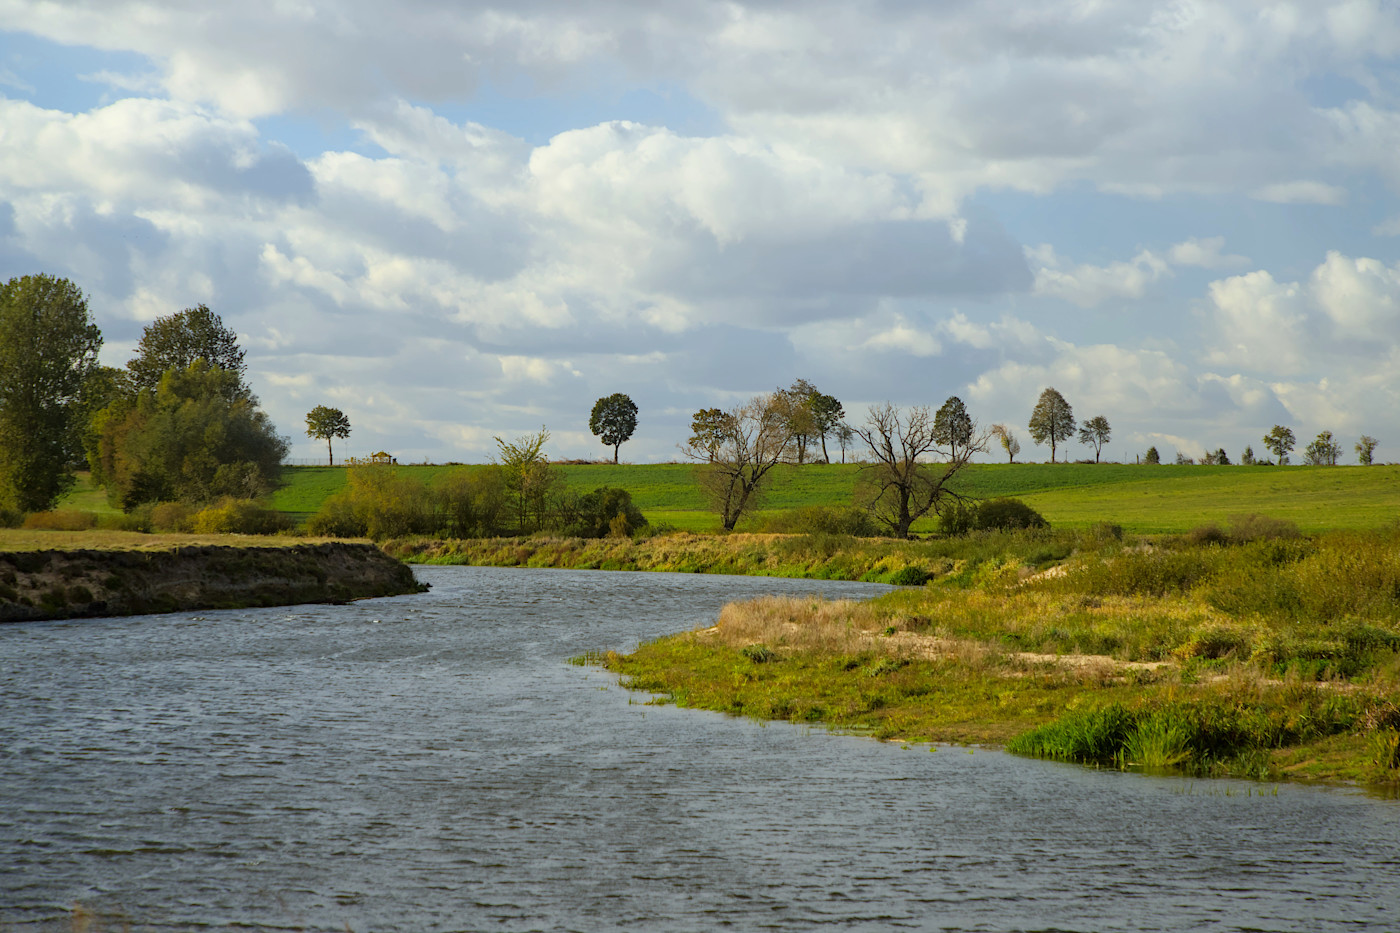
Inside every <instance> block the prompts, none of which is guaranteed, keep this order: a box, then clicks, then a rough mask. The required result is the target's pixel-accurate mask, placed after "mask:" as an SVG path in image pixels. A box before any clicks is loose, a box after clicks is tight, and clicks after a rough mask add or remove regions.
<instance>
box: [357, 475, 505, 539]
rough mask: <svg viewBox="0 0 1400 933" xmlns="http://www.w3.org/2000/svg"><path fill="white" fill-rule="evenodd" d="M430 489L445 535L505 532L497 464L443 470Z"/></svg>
mask: <svg viewBox="0 0 1400 933" xmlns="http://www.w3.org/2000/svg"><path fill="white" fill-rule="evenodd" d="M432 492H433V496H434V498H435V500H436V506H437V513H438V515H437V526H438V530H439V531H441V532H442V533H443V534H445V535H447V536H448V537H452V538H491V537H495V536H496V535H499V534H501V533H503V532H504V531H505V523H506V481H505V472H504V471H503V470H502V468H501V467H500V466H499V465H498V464H494V463H493V464H489V465H487V466H480V467H473V468H463V469H460V470H453V471H451V472H450V473H445V474H443V475H442V476H439V477H438V478H437V480H436V482H434V483H433V489H432ZM363 533H364V532H363V531H361V532H360V534H363Z"/></svg>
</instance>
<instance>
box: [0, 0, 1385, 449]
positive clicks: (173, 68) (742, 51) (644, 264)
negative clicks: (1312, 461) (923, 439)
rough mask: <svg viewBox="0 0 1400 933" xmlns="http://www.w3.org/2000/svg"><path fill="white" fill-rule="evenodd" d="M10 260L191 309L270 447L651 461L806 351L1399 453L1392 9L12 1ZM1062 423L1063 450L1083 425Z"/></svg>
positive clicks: (856, 376)
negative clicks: (629, 401) (223, 333)
mask: <svg viewBox="0 0 1400 933" xmlns="http://www.w3.org/2000/svg"><path fill="white" fill-rule="evenodd" d="M0 24H4V28H3V29H0V277H3V278H8V277H10V276H13V275H22V274H26V273H31V272H48V273H52V274H56V275H62V276H67V277H69V278H71V279H73V280H74V281H75V282H76V283H78V284H79V285H80V286H81V287H82V288H83V289H84V291H85V292H86V293H87V294H88V297H89V304H90V307H91V308H92V310H93V312H94V314H95V316H96V318H97V321H98V323H99V325H100V326H101V328H102V331H103V333H104V335H105V337H106V341H107V343H106V348H105V349H104V352H103V358H104V361H105V362H107V363H110V364H113V365H120V364H122V363H124V362H125V361H126V360H127V358H128V357H129V356H130V354H131V350H132V347H133V346H134V344H135V342H136V340H137V339H138V338H139V336H140V333H141V329H142V327H143V326H144V325H145V324H146V323H149V322H150V321H151V320H152V319H154V318H155V317H156V316H158V315H163V314H170V313H172V312H175V311H179V310H180V309H182V308H185V307H190V306H193V305H196V304H199V303H205V304H208V305H209V306H210V307H211V308H212V309H213V310H215V311H216V312H218V313H219V314H220V315H222V317H223V319H224V322H225V323H226V324H229V325H231V326H232V327H233V328H234V329H236V330H237V331H238V333H239V335H240V338H241V341H242V344H243V346H244V348H245V349H246V350H247V355H248V361H249V373H250V379H251V381H252V383H253V387H254V390H255V391H256V392H257V393H258V394H259V395H260V397H261V398H262V401H263V403H264V406H265V407H266V408H267V410H268V411H269V413H270V414H271V415H272V417H273V419H274V421H275V422H276V424H277V425H278V427H279V429H280V430H281V431H282V433H284V434H287V435H290V436H291V438H292V441H293V456H295V457H306V458H312V457H316V456H318V455H320V453H321V451H322V449H323V448H322V447H321V444H320V442H318V441H313V440H310V439H308V438H306V437H305V435H304V416H305V413H306V412H307V411H308V410H309V409H310V408H312V407H313V406H315V405H320V404H325V405H331V406H334V407H338V408H341V409H342V410H344V411H345V412H346V414H347V415H348V416H349V417H350V420H351V422H352V424H353V425H354V433H353V435H352V436H351V439H350V441H349V442H348V444H347V445H346V449H347V452H349V453H368V452H371V451H374V450H378V449H381V448H383V449H387V450H389V451H391V452H393V453H395V454H397V455H398V456H399V459H400V461H401V462H411V461H421V460H423V459H425V458H426V459H429V460H433V461H436V462H441V461H446V460H462V461H482V460H485V459H487V458H489V457H490V456H491V454H492V453H493V452H494V450H495V444H494V442H493V441H492V437H493V435H502V436H505V437H507V438H508V439H509V438H513V437H515V436H518V435H520V434H523V433H525V432H527V431H533V430H537V429H538V428H539V426H540V425H541V424H544V425H547V426H548V427H549V429H550V431H551V432H552V434H553V441H552V442H551V444H550V445H549V447H548V451H549V453H550V454H551V455H552V456H553V457H555V458H570V457H602V456H606V455H608V454H609V453H610V451H609V450H608V449H606V448H604V447H603V446H602V445H601V444H600V443H599V442H598V440H597V439H596V438H594V437H593V436H592V435H591V434H589V433H588V428H587V421H588V413H589V410H590V409H591V407H592V404H593V402H594V400H595V399H597V398H598V397H600V396H602V395H607V394H611V393H613V392H625V393H627V394H629V395H630V396H631V397H632V398H633V399H634V400H635V401H636V403H637V405H638V406H639V408H640V410H641V415H640V426H639V428H638V431H637V434H636V436H635V438H634V439H633V441H632V442H630V443H629V444H626V445H624V447H623V456H624V458H628V459H631V460H633V461H636V462H644V461H660V460H669V459H673V458H675V457H676V456H677V451H676V444H677V443H678V442H680V441H683V440H685V438H686V436H687V434H688V425H689V420H690V415H691V413H693V412H694V411H695V410H696V409H697V408H702V407H712V406H719V407H727V406H730V405H732V404H735V403H736V402H739V401H741V400H743V399H746V398H748V397H750V396H752V395H753V394H755V393H758V392H762V391H771V390H772V389H774V388H775V387H777V386H780V385H787V384H789V383H791V382H792V381H793V380H794V379H796V378H799V377H801V378H805V379H808V380H809V381H811V382H813V383H815V384H816V385H817V386H818V387H819V388H820V389H822V390H823V391H824V392H827V393H829V394H832V395H835V396H836V397H838V398H839V399H841V400H842V402H844V403H845V406H846V411H847V413H848V418H849V420H853V421H859V420H861V419H862V418H863V415H864V412H865V411H866V409H867V407H868V406H869V405H870V404H872V403H876V402H882V401H885V400H889V401H893V402H895V403H897V404H901V405H911V404H928V405H931V406H934V407H936V406H937V405H939V404H941V403H942V401H943V400H944V399H946V398H947V397H948V396H950V395H958V396H960V397H961V398H962V399H963V400H964V401H965V402H966V403H967V406H968V408H969V410H970V411H971V412H972V414H973V415H974V417H976V418H977V419H978V420H979V421H981V422H982V423H984V424H990V423H992V422H1006V423H1008V424H1011V425H1012V426H1013V427H1015V428H1016V429H1017V430H1018V432H1019V434H1020V436H1021V440H1022V443H1023V445H1024V447H1025V450H1024V453H1023V457H1024V458H1025V459H1046V458H1047V457H1048V453H1049V452H1048V449H1046V448H1036V447H1034V446H1033V445H1032V444H1031V442H1030V440H1029V438H1028V437H1027V436H1026V434H1027V432H1026V431H1025V425H1026V422H1027V420H1028V418H1029V416H1030V411H1031V408H1032V406H1033V404H1034V402H1035V399H1036V397H1037V395H1038V394H1039V393H1040V391H1041V389H1042V388H1043V387H1045V386H1047V385H1048V386H1054V387H1056V388H1057V389H1059V390H1060V391H1061V392H1062V393H1063V394H1064V395H1065V397H1066V398H1067V399H1068V400H1069V402H1070V403H1071V404H1072V405H1073V406H1074V411H1075V413H1076V415H1078V416H1079V417H1081V418H1086V417H1089V416H1092V415H1096V414H1102V415H1104V416H1106V417H1107V418H1108V419H1109V421H1110V423H1111V424H1112V425H1113V440H1112V442H1111V443H1110V445H1109V447H1108V448H1107V451H1106V454H1107V456H1109V457H1111V458H1114V459H1125V460H1128V461H1131V460H1132V459H1133V457H1134V456H1135V455H1136V454H1139V453H1141V452H1142V451H1144V450H1146V448H1147V447H1148V446H1149V445H1156V446H1157V447H1158V448H1159V449H1160V450H1161V451H1162V453H1163V455H1164V458H1166V459H1170V457H1171V456H1172V455H1173V453H1175V452H1176V451H1178V450H1180V451H1182V452H1185V453H1187V454H1188V455H1193V456H1195V455H1199V454H1200V453H1201V452H1202V451H1203V450H1205V449H1207V448H1209V449H1214V448H1216V447H1219V446H1224V447H1225V448H1226V450H1227V451H1228V452H1229V453H1230V455H1231V457H1232V458H1237V457H1238V455H1239V452H1240V451H1241V450H1242V449H1243V448H1244V446H1245V445H1246V444H1253V446H1254V449H1255V451H1256V452H1261V453H1262V450H1261V444H1260V438H1261V437H1262V436H1263V434H1264V433H1265V432H1266V431H1267V430H1268V429H1269V428H1270V427H1271V426H1272V425H1274V424H1275V423H1280V424H1285V425H1289V426H1291V427H1292V428H1293V430H1294V432H1295V434H1297V436H1298V437H1299V440H1300V443H1299V447H1300V448H1301V447H1302V446H1303V445H1305V444H1306V442H1307V441H1308V440H1310V439H1311V438H1312V437H1313V436H1314V435H1316V434H1317V432H1319V431H1321V430H1324V429H1327V430H1331V431H1333V432H1335V433H1336V434H1337V435H1338V436H1339V438H1340V439H1341V440H1342V441H1343V443H1344V446H1345V450H1346V454H1347V458H1348V459H1349V460H1352V459H1354V455H1353V454H1352V452H1351V445H1352V443H1354V441H1355V439H1356V437H1357V436H1358V435H1359V434H1361V433H1363V432H1364V433H1367V434H1371V435H1374V436H1376V437H1378V438H1379V439H1380V441H1381V445H1380V448H1379V449H1378V451H1377V456H1378V458H1381V459H1385V460H1395V459H1400V375H1397V374H1400V262H1397V246H1400V239H1398V238H1400V198H1397V192H1400V70H1397V65H1400V5H1397V4H1396V3H1393V2H1378V0H1345V2H1332V3H1327V2H1320V0H1302V2H1297V3H1260V2H1255V0H1247V2H1246V0H1241V2H1224V0H1222V2H1215V3H1206V2H1191V0H1182V2H1156V3H1148V2H1143V0H1121V2H1119V0H1097V2H1091V0H1045V2H1038V3H1026V2H1025V0H942V2H939V3H926V2H914V0H884V2H880V0H864V2H853V0H836V2H825V0H793V2H786V0H748V2H743V0H737V2H708V0H684V2H675V3H669V4H658V3H654V2H650V0H512V2H510V3H487V2H465V0H400V2H399V3H397V4H392V5H390V4H384V3H382V2H378V0H242V2H240V3H237V4H232V3H220V4H209V3H202V2H196V0H185V2H174V0H170V2H150V0H50V2H37V0H0ZM1072 449H1073V452H1074V455H1076V456H1084V455H1085V451H1086V450H1087V448H1080V447H1078V446H1077V445H1076V446H1075V447H1074V448H1072Z"/></svg>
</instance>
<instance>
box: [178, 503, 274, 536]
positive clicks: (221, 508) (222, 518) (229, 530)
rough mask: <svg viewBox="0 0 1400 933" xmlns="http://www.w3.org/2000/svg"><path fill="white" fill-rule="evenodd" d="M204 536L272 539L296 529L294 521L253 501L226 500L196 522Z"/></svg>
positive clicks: (198, 514)
mask: <svg viewBox="0 0 1400 933" xmlns="http://www.w3.org/2000/svg"><path fill="white" fill-rule="evenodd" d="M193 524H194V530H195V531H196V532H198V533H200V534H243V535H272V534H277V533H278V532H279V531H286V530H288V529H289V528H291V526H292V522H291V519H289V518H288V517H287V516H286V515H283V514H282V513H281V512H278V511H276V510H275V509H269V508H267V507H265V506H262V505H259V504H258V503H257V502H254V501H253V500H251V499H224V500H222V501H220V502H219V503H218V504H217V505H212V506H210V507H208V508H206V509H201V510H200V511H199V512H197V513H195V515H194V518H193Z"/></svg>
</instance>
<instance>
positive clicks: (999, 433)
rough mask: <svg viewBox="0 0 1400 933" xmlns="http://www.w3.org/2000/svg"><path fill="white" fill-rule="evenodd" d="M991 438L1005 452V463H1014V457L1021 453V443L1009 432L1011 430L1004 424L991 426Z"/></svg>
mask: <svg viewBox="0 0 1400 933" xmlns="http://www.w3.org/2000/svg"><path fill="white" fill-rule="evenodd" d="M992 437H995V438H996V439H997V443H999V444H1001V449H1002V450H1004V451H1006V462H1007V463H1015V462H1016V455H1017V454H1019V453H1020V452H1021V442H1020V441H1019V440H1017V439H1016V435H1015V434H1013V433H1012V432H1011V428H1009V427H1007V426H1006V425H1004V424H994V425H992Z"/></svg>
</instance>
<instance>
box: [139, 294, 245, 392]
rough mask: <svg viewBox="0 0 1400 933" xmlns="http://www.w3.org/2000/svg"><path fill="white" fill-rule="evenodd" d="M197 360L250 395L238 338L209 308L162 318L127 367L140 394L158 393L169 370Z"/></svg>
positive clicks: (153, 324) (146, 333)
mask: <svg viewBox="0 0 1400 933" xmlns="http://www.w3.org/2000/svg"><path fill="white" fill-rule="evenodd" d="M195 360H204V362H206V363H208V364H209V365H210V366H217V367H218V368H219V369H222V370H223V371H224V372H226V373H231V374H232V375H233V377H234V379H233V381H232V383H231V385H233V386H235V387H236V388H237V389H238V390H239V391H247V388H248V386H247V383H246V382H244V375H245V373H246V372H247V370H248V365H247V364H246V363H245V362H243V351H242V350H241V349H240V348H239V346H238V335H237V334H236V333H234V332H233V330H232V329H231V328H228V327H225V326H224V322H223V320H222V319H221V318H220V317H219V316H218V315H217V314H215V313H214V312H213V311H210V310H209V308H208V307H207V306H206V305H199V306H197V307H194V308H186V309H185V310H183V311H180V312H178V313H176V314H167V315H166V316H165V317H158V318H156V319H155V320H154V321H152V322H151V323H150V324H148V325H146V329H145V330H144V331H142V333H141V342H140V343H139V344H137V346H136V356H135V357H134V358H133V359H132V360H131V361H130V362H128V363H127V364H126V367H127V369H128V370H130V371H131V381H132V384H133V385H134V387H135V388H136V389H137V390H138V391H139V390H141V389H155V387H156V386H157V385H159V383H160V379H161V377H162V376H164V375H165V373H166V370H169V369H171V368H172V367H173V368H175V369H188V368H189V366H190V364H191V363H193V362H194V361H195Z"/></svg>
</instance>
